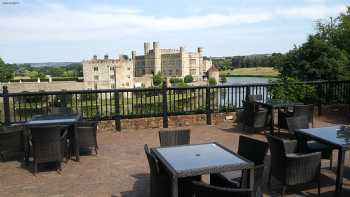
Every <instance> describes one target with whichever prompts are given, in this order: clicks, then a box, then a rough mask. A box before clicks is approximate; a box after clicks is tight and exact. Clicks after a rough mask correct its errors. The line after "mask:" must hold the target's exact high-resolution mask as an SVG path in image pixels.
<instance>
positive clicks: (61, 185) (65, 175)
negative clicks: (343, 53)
mask: <svg viewBox="0 0 350 197" xmlns="http://www.w3.org/2000/svg"><path fill="white" fill-rule="evenodd" d="M338 109H339V111H338ZM338 109H336V110H328V111H327V112H326V113H325V114H326V115H324V116H322V117H317V119H316V124H315V126H327V125H332V124H344V123H348V122H347V121H346V120H350V119H349V118H348V117H346V116H345V115H343V114H345V111H346V113H348V112H347V110H345V108H338ZM190 128H191V130H192V136H191V143H204V142H213V141H215V142H219V143H222V144H223V145H225V146H227V147H229V148H231V149H233V150H237V144H238V136H239V135H242V133H241V132H239V129H238V128H237V126H236V125H235V124H232V123H224V124H221V125H217V126H207V125H201V126H192V127H190ZM157 132H158V129H143V130H124V131H123V132H121V133H119V132H112V131H106V130H104V131H99V134H98V142H99V147H100V149H99V154H98V156H95V155H90V156H82V157H81V162H75V161H72V160H70V161H68V163H66V164H63V171H62V173H61V174H59V173H57V172H56V171H54V170H53V171H50V170H45V169H42V170H41V171H40V172H39V173H38V174H37V175H36V176H33V174H32V173H31V172H30V171H29V170H28V169H27V168H25V167H23V166H22V165H21V163H19V162H16V161H13V162H5V163H0V196H55V197H58V196H119V197H139V196H140V197H148V196H149V195H148V192H149V188H148V186H149V185H148V184H149V177H148V163H147V160H146V157H145V155H144V152H143V145H144V144H145V143H147V144H149V145H150V146H151V147H153V146H158V145H159V140H158V133H157ZM251 136H253V137H256V138H259V139H265V137H264V136H263V135H262V134H256V135H251ZM336 156H337V154H334V158H335V160H336ZM328 166H329V163H328V161H324V163H323V169H322V179H321V183H322V189H321V192H322V196H332V194H333V191H334V183H335V174H334V171H335V169H333V170H332V171H331V170H329V169H328V168H327V167H328ZM333 166H336V163H334V164H333ZM349 167H350V158H349V153H347V157H346V167H345V179H344V180H345V181H344V191H343V196H344V197H345V196H350V168H349ZM265 174H267V173H265ZM204 179H207V178H206V177H204ZM313 187H314V186H313V185H311V186H306V187H305V188H300V187H298V188H291V189H287V194H288V195H287V196H316V189H313ZM273 190H274V191H280V189H279V185H278V184H277V183H276V182H275V183H273ZM265 196H279V195H278V194H276V192H273V191H272V192H271V191H268V190H267V189H265Z"/></svg>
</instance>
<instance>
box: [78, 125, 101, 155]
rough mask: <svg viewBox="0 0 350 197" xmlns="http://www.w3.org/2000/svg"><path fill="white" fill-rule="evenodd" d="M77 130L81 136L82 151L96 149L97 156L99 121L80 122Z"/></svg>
mask: <svg viewBox="0 0 350 197" xmlns="http://www.w3.org/2000/svg"><path fill="white" fill-rule="evenodd" d="M76 129H77V133H78V136H79V147H80V149H81V150H84V149H89V150H91V149H94V150H95V153H96V154H97V150H98V145H97V136H96V133H97V121H79V122H78V123H77V128H76Z"/></svg>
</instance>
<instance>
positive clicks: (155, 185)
mask: <svg viewBox="0 0 350 197" xmlns="http://www.w3.org/2000/svg"><path fill="white" fill-rule="evenodd" d="M144 150H145V153H146V156H147V160H148V164H149V169H150V196H152V197H164V196H171V180H170V177H169V176H168V174H166V173H165V172H164V171H163V170H162V169H161V167H160V166H159V163H158V160H157V158H156V157H155V156H154V155H153V154H152V153H151V152H150V150H149V148H148V146H147V144H145V145H144Z"/></svg>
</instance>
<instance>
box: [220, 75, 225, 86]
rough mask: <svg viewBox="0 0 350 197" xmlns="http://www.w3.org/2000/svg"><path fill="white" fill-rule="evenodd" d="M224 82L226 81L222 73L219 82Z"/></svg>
mask: <svg viewBox="0 0 350 197" xmlns="http://www.w3.org/2000/svg"><path fill="white" fill-rule="evenodd" d="M226 82H227V78H226V76H224V75H222V76H220V83H221V84H224V83H226Z"/></svg>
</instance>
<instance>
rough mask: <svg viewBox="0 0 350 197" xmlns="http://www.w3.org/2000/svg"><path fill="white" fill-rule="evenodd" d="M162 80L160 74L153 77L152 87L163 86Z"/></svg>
mask: <svg viewBox="0 0 350 197" xmlns="http://www.w3.org/2000/svg"><path fill="white" fill-rule="evenodd" d="M163 81H164V78H163V76H162V74H161V73H160V72H158V73H157V74H155V75H153V85H154V86H161V85H162V84H163Z"/></svg>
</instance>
